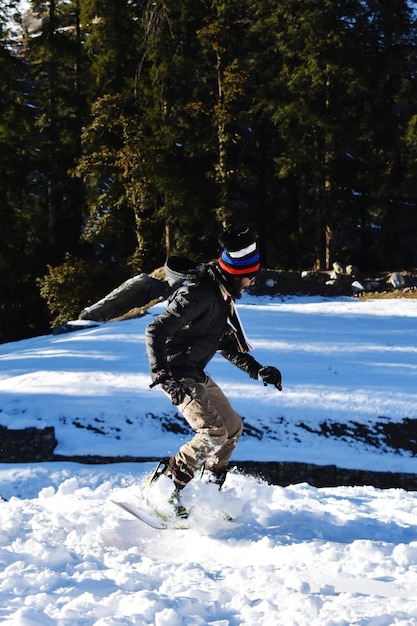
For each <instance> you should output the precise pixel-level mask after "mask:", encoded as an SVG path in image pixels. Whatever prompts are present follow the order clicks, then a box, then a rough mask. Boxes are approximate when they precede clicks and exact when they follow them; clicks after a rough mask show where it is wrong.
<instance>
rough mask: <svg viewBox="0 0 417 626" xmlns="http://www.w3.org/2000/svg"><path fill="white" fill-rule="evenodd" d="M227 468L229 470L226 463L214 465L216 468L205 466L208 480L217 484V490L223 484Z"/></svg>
mask: <svg viewBox="0 0 417 626" xmlns="http://www.w3.org/2000/svg"><path fill="white" fill-rule="evenodd" d="M228 470H229V467H228V465H223V467H216V468H211V467H206V472H207V474H208V482H209V483H214V484H215V485H218V487H219V490H220V489H221V488H222V487H223V485H224V481H225V480H226V476H227V472H228Z"/></svg>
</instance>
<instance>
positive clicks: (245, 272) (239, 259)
mask: <svg viewBox="0 0 417 626" xmlns="http://www.w3.org/2000/svg"><path fill="white" fill-rule="evenodd" d="M219 243H220V245H221V246H222V248H224V250H223V252H222V254H221V256H220V258H219V259H217V262H218V264H219V267H220V268H221V270H222V271H223V272H226V273H227V274H229V275H231V276H234V277H239V276H254V275H255V274H256V272H258V271H259V269H260V267H261V264H260V259H259V254H258V250H257V247H256V240H255V237H254V235H253V234H252V232H251V231H250V230H249V228H248V226H240V227H238V228H230V229H228V230H225V231H224V232H223V233H221V235H220V236H219Z"/></svg>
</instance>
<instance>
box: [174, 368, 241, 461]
mask: <svg viewBox="0 0 417 626" xmlns="http://www.w3.org/2000/svg"><path fill="white" fill-rule="evenodd" d="M183 383H184V385H185V386H186V387H187V388H188V389H189V391H190V393H191V395H192V398H190V397H188V396H187V397H186V399H185V400H184V402H183V403H182V404H180V405H179V407H178V408H179V410H180V411H181V413H182V414H183V416H184V418H185V419H186V421H187V422H188V423H189V425H190V426H191V428H192V429H193V430H194V431H195V433H196V434H195V435H194V437H193V438H192V439H191V440H190V441H187V443H185V444H184V445H183V446H181V448H180V450H179V452H178V454H176V460H177V462H182V463H185V464H186V465H188V467H190V468H192V469H194V470H195V469H198V468H199V467H201V465H202V464H203V463H204V462H205V463H206V467H210V468H214V469H217V468H222V467H224V466H225V465H226V464H227V462H228V461H229V459H230V457H231V456H232V452H233V450H234V449H235V447H236V445H237V442H238V441H239V438H240V436H241V434H242V431H243V423H242V419H241V417H240V415H238V413H236V411H235V410H234V409H233V408H232V405H231V404H230V402H229V400H228V399H227V398H226V396H225V395H224V393H223V391H222V390H221V389H220V387H219V386H218V385H216V383H215V382H214V380H212V379H211V378H210V376H207V378H206V380H205V382H204V383H196V382H195V380H193V379H192V378H185V379H184V380H183Z"/></svg>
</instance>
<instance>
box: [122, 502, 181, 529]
mask: <svg viewBox="0 0 417 626" xmlns="http://www.w3.org/2000/svg"><path fill="white" fill-rule="evenodd" d="M112 502H113V504H116V505H117V506H119V507H120V508H121V509H123V510H124V511H126V513H129V514H130V515H133V517H135V518H136V519H138V520H139V521H141V522H143V523H144V524H147V525H148V526H150V527H151V528H155V529H156V530H167V529H174V530H186V529H187V528H189V526H188V525H187V524H186V522H184V520H181V519H179V518H175V517H169V516H168V515H165V514H164V513H161V512H160V511H158V510H157V509H155V508H154V507H152V508H145V507H139V506H135V507H133V506H131V505H130V504H126V503H125V502H120V501H118V500H112Z"/></svg>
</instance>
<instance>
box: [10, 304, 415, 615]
mask: <svg viewBox="0 0 417 626" xmlns="http://www.w3.org/2000/svg"><path fill="white" fill-rule="evenodd" d="M161 307H162V305H158V307H155V308H154V309H152V310H151V313H150V315H154V314H155V313H157V312H158V311H159V310H161ZM240 313H241V318H242V321H243V323H244V326H245V329H246V331H247V334H248V336H249V338H250V340H251V343H252V344H253V345H254V347H255V352H254V355H255V356H256V357H257V358H258V360H260V361H261V362H262V363H264V364H275V365H277V366H278V367H280V369H281V370H282V372H283V385H284V389H283V392H282V393H279V392H277V391H276V390H275V389H273V388H271V387H268V388H264V387H263V386H262V385H261V384H260V383H258V382H257V381H251V380H250V379H248V378H247V377H245V375H244V374H243V373H242V372H240V371H239V370H237V369H236V368H234V367H233V366H231V365H230V364H229V363H227V362H226V361H224V360H223V359H221V357H219V358H217V357H216V358H215V360H214V361H213V362H212V364H211V366H210V373H211V374H212V375H213V377H214V378H215V379H216V380H217V381H218V382H219V383H220V384H221V386H222V387H223V388H224V389H225V390H226V392H227V393H228V394H229V396H230V398H231V400H232V402H233V404H234V406H235V407H236V408H237V409H238V410H239V411H240V412H241V414H242V415H243V416H244V417H245V420H246V422H247V424H248V425H249V426H250V428H248V434H246V435H245V437H244V438H243V439H242V440H241V442H240V444H239V446H238V448H237V450H236V454H235V458H236V459H237V460H250V459H252V460H291V461H304V462H313V463H319V464H329V463H336V464H337V465H339V466H344V467H351V468H359V469H361V468H362V469H364V468H369V469H381V470H391V471H401V472H410V473H415V472H416V458H415V457H414V456H413V455H412V453H411V452H410V451H407V450H394V449H391V448H390V447H389V446H387V445H386V442H385V443H384V442H382V443H381V445H372V444H370V443H368V444H360V443H359V442H358V440H356V439H354V438H349V437H343V438H342V437H339V438H338V437H326V436H323V435H322V434H318V433H319V432H320V428H319V426H320V424H322V423H323V421H326V422H327V423H328V424H332V423H343V422H346V421H347V422H349V421H350V420H355V422H356V423H360V424H362V425H366V426H369V425H371V424H373V423H375V422H377V421H379V422H388V421H390V422H401V421H402V420H404V419H406V418H408V419H409V420H414V419H416V406H417V404H416V399H417V398H416V390H415V374H416V368H417V354H416V353H417V341H416V336H415V328H416V317H417V300H410V299H408V300H375V301H370V302H365V301H361V300H358V299H349V298H345V299H338V300H334V301H330V300H325V299H322V298H286V299H282V300H281V299H270V298H253V297H250V296H245V298H244V299H243V300H242V302H241V305H240ZM149 320H150V316H149V315H148V316H146V317H144V318H142V319H138V320H132V321H128V322H121V323H114V324H106V325H102V326H99V327H97V328H90V329H87V330H82V331H78V332H75V333H70V334H67V335H58V336H48V337H37V338H33V339H29V340H25V341H20V342H16V343H9V344H4V345H2V346H0V424H2V425H7V426H9V427H10V428H23V427H25V426H37V427H43V426H51V425H53V426H54V427H55V429H56V434H57V438H58V441H59V444H58V448H57V452H59V453H61V454H68V455H70V454H77V455H80V454H102V455H116V456H117V455H121V456H124V455H134V456H145V457H146V456H148V457H154V456H159V455H166V454H169V453H171V452H172V453H173V452H175V451H176V449H177V448H178V446H179V445H180V443H181V441H183V440H184V438H186V437H187V436H188V435H187V433H186V432H184V433H183V434H181V432H179V433H174V432H172V430H169V429H168V430H167V428H170V427H172V424H173V423H174V424H176V425H178V427H180V426H181V425H182V424H181V421H180V417H179V416H178V415H177V414H176V411H175V409H174V407H172V406H171V405H170V404H169V402H168V400H167V399H166V398H165V396H163V394H162V393H161V392H160V391H159V390H158V389H153V390H151V389H149V386H148V385H149V382H150V381H149V375H148V371H147V363H146V354H145V347H144V342H143V330H144V327H145V325H146V324H147V323H148V321H149ZM305 426H308V429H306V428H305ZM151 468H152V464H150V463H116V464H112V465H100V466H87V465H80V464H75V463H71V462H59V463H40V464H16V465H13V464H0V494H1V495H2V496H3V497H4V498H7V501H3V502H0V623H2V624H5V625H13V626H48V625H51V624H56V625H57V626H73V625H74V626H93V625H94V626H104V625H106V626H107V625H109V626H110V625H120V626H122V625H133V624H134V625H141V626H142V625H143V626H145V625H149V626H151V625H153V626H163V625H164V626H177V625H180V624H185V625H187V626H201V625H205V624H210V625H215V626H226V625H227V626H240V625H245V626H246V625H247V626H253V625H255V624H262V625H263V626H269V625H270V626H277V625H282V626H290V625H294V626H295V625H297V626H302V625H304V624H305V625H306V626H307V625H308V626H316V625H320V626H348V625H349V626H351V625H361V626H365V625H366V626H388V625H391V624H403V625H406V624H407V625H414V624H416V625H417V599H416V597H415V589H416V588H417V520H416V513H415V511H416V505H417V493H416V492H412V491H410V492H406V491H403V490H399V489H389V490H378V489H375V488H373V487H371V486H367V487H338V488H332V489H330V488H326V489H317V488H314V487H311V486H309V485H307V484H294V485H290V486H289V487H285V488H282V487H277V486H271V485H268V484H266V483H263V482H260V481H257V480H255V479H254V478H252V477H249V476H244V475H241V474H239V473H231V474H230V475H229V476H228V479H227V482H226V485H225V488H224V491H222V492H218V491H217V490H215V488H214V486H213V485H207V484H205V483H204V482H203V481H197V480H196V481H194V482H193V483H191V484H190V485H189V486H188V487H187V489H186V491H185V492H184V499H186V500H187V502H186V504H187V505H188V506H190V507H191V511H192V512H191V516H190V526H191V527H190V528H189V529H187V530H175V531H173V530H167V531H158V530H153V529H151V528H149V527H147V526H145V525H143V524H142V523H141V522H139V521H137V520H135V519H134V518H132V517H130V516H129V515H128V514H126V513H124V512H123V511H121V510H120V509H118V508H117V507H116V506H115V505H114V504H113V503H112V500H117V499H123V500H124V501H128V502H130V503H132V504H134V503H136V504H140V502H141V497H142V496H141V484H142V483H143V480H144V478H145V476H146V475H147V474H148V473H149V471H150V470H151ZM167 488H169V489H170V484H168V485H167V484H163V483H161V485H160V486H159V487H158V489H160V490H161V497H162V492H164V490H166V489H167ZM223 510H228V511H230V512H232V513H233V515H234V521H232V522H228V521H225V520H224V519H223V518H222V513H221V512H222V511H223Z"/></svg>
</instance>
